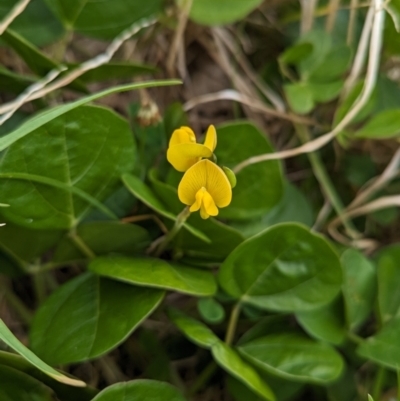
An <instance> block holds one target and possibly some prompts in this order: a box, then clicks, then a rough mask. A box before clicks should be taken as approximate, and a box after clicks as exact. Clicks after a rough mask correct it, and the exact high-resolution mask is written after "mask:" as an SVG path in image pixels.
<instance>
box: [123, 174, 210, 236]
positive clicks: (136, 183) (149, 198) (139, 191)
mask: <svg viewBox="0 0 400 401" xmlns="http://www.w3.org/2000/svg"><path fill="white" fill-rule="evenodd" d="M122 181H123V183H124V184H125V186H126V188H127V189H128V190H129V191H130V192H131V193H132V194H133V195H134V196H136V198H138V199H139V200H140V201H141V202H143V203H144V204H145V205H146V206H148V207H149V208H150V209H152V210H154V211H155V212H157V213H159V214H161V216H164V217H166V218H167V219H169V220H172V221H176V216H175V215H174V214H172V213H171V212H170V211H169V210H167V208H166V207H165V206H164V205H163V204H162V202H161V201H160V200H159V199H158V198H157V197H156V196H155V195H154V193H153V191H152V190H151V189H150V188H149V187H148V186H147V185H146V184H145V183H144V182H143V181H141V180H140V179H139V178H138V177H135V176H134V175H132V174H124V175H123V176H122ZM183 208H184V205H182V210H183ZM183 227H185V228H186V229H187V230H188V231H189V232H190V233H192V234H193V235H195V236H196V237H198V238H200V239H201V240H203V241H205V242H207V243H209V242H210V240H209V238H208V237H207V236H205V235H204V234H203V233H202V232H201V231H199V230H197V229H196V228H194V227H192V226H191V225H189V224H187V223H184V224H183Z"/></svg>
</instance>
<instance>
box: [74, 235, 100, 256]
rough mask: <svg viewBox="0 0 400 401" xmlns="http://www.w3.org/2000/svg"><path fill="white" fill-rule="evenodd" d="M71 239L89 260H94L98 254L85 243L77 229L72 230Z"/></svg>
mask: <svg viewBox="0 0 400 401" xmlns="http://www.w3.org/2000/svg"><path fill="white" fill-rule="evenodd" d="M69 238H71V241H72V242H73V243H74V244H75V245H76V247H77V248H78V249H79V250H80V251H81V252H82V253H83V254H84V255H85V256H87V257H88V258H89V259H94V258H95V257H96V254H95V253H94V252H93V251H92V250H91V249H90V248H89V247H88V246H87V244H86V243H85V241H84V240H83V239H82V238H81V237H80V236H79V235H78V234H77V233H76V230H75V229H72V230H71V231H70V233H69Z"/></svg>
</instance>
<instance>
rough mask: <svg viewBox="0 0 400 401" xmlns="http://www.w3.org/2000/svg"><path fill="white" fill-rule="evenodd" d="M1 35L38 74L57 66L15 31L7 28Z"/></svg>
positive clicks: (43, 73)
mask: <svg viewBox="0 0 400 401" xmlns="http://www.w3.org/2000/svg"><path fill="white" fill-rule="evenodd" d="M1 37H2V39H3V40H4V41H5V42H6V43H7V44H8V45H10V46H11V47H12V48H13V49H14V50H15V51H16V52H17V53H18V54H19V55H20V56H21V58H22V59H23V60H24V61H25V62H26V64H27V65H28V67H29V68H30V69H31V70H32V71H33V72H35V73H36V74H38V75H45V74H47V73H48V72H49V71H50V70H52V69H54V68H57V67H58V66H59V65H58V64H57V63H56V62H55V61H53V60H51V59H50V58H49V57H47V56H46V55H45V54H44V53H42V52H41V51H40V50H39V49H38V48H37V47H36V46H34V45H33V44H32V43H30V42H29V41H28V40H26V39H24V38H23V37H22V36H21V35H19V34H18V33H17V32H14V31H13V30H11V29H7V30H6V31H5V32H4V33H3V35H2V36H1Z"/></svg>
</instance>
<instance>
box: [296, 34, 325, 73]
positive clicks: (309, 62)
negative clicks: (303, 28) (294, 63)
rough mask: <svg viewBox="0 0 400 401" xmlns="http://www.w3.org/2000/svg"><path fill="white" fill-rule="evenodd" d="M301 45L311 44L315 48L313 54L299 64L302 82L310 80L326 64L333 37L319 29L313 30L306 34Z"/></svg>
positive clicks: (301, 40)
mask: <svg viewBox="0 0 400 401" xmlns="http://www.w3.org/2000/svg"><path fill="white" fill-rule="evenodd" d="M299 43H309V44H311V45H312V47H313V51H312V53H311V54H310V55H309V56H308V57H307V58H305V59H303V60H302V61H301V62H300V64H299V70H300V75H301V78H302V80H308V78H309V77H310V76H311V75H312V74H313V72H314V71H316V70H318V67H319V66H320V65H321V64H322V63H323V62H324V60H325V59H326V57H327V55H328V54H329V52H330V51H331V48H332V38H331V36H330V35H329V34H328V33H327V32H325V31H323V30H319V29H313V30H311V31H309V32H307V33H306V34H304V35H303V36H302V37H301V39H300V41H299Z"/></svg>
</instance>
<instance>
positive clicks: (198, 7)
mask: <svg viewBox="0 0 400 401" xmlns="http://www.w3.org/2000/svg"><path fill="white" fill-rule="evenodd" d="M262 2H263V0H246V1H243V0H218V2H215V1H213V0H194V1H193V4H192V8H191V10H190V14H189V16H190V18H191V19H192V20H193V21H195V22H197V23H199V24H202V25H222V24H230V23H232V22H235V21H237V20H240V19H243V18H244V17H246V15H247V14H249V13H250V12H251V11H253V10H254V9H255V8H256V7H258V6H259V5H260V4H261V3H262Z"/></svg>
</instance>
